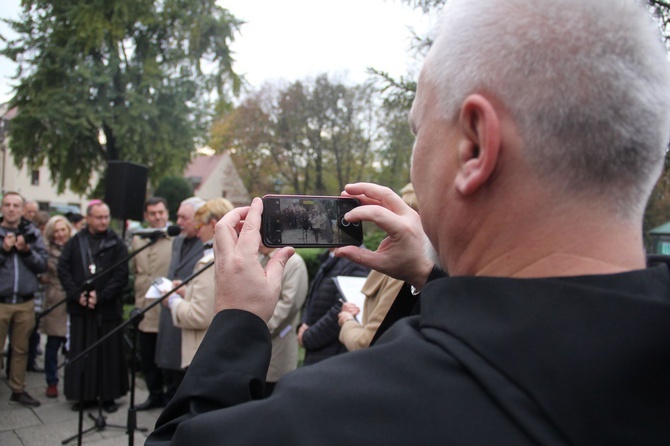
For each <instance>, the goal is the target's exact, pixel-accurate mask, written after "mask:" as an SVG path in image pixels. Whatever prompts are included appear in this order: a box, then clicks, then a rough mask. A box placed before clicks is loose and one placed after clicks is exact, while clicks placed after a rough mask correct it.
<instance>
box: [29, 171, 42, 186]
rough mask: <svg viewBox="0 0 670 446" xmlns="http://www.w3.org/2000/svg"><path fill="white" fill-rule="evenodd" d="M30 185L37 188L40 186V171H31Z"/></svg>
mask: <svg viewBox="0 0 670 446" xmlns="http://www.w3.org/2000/svg"><path fill="white" fill-rule="evenodd" d="M30 184H32V185H33V186H39V185H40V171H39V170H33V174H32V178H31V179H30Z"/></svg>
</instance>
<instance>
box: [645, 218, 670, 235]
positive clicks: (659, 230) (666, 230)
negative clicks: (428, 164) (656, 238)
mask: <svg viewBox="0 0 670 446" xmlns="http://www.w3.org/2000/svg"><path fill="white" fill-rule="evenodd" d="M649 233H650V234H670V221H669V222H666V223H664V224H662V225H661V226H657V227H655V228H654V229H652V230H651V231H649Z"/></svg>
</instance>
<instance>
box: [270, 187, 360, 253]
mask: <svg viewBox="0 0 670 446" xmlns="http://www.w3.org/2000/svg"><path fill="white" fill-rule="evenodd" d="M359 205H360V203H359V201H358V200H356V199H355V198H344V197H319V196H313V195H265V196H264V197H263V215H262V222H261V238H262V240H263V244H264V245H265V246H267V247H269V248H279V247H282V246H295V247H298V248H320V247H336V246H347V245H357V246H358V245H361V244H363V225H362V224H361V223H360V222H348V221H346V220H345V219H344V215H345V214H346V213H347V212H349V211H350V210H352V209H353V208H355V207H356V206H359Z"/></svg>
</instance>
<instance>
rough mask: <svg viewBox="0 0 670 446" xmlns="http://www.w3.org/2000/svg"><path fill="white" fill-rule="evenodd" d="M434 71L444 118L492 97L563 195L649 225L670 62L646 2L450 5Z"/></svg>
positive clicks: (499, 0) (477, 1)
mask: <svg viewBox="0 0 670 446" xmlns="http://www.w3.org/2000/svg"><path fill="white" fill-rule="evenodd" d="M426 65H427V70H426V76H427V80H428V81H429V82H432V83H433V85H435V86H436V87H437V91H438V95H439V98H438V99H439V103H440V106H441V110H442V112H443V113H444V114H445V117H446V118H448V119H454V118H456V117H457V115H458V113H459V109H460V106H461V104H462V102H463V100H464V99H465V98H466V97H467V96H468V95H470V94H473V93H484V94H490V95H493V96H494V97H495V98H497V99H498V100H500V101H501V102H502V104H503V105H504V107H505V108H506V109H507V110H508V111H509V113H510V114H511V115H512V116H513V118H514V120H515V122H516V124H517V126H518V130H519V133H520V136H521V138H522V140H523V144H524V149H523V150H524V157H525V158H526V160H527V161H528V163H529V164H530V165H531V166H533V168H534V169H535V170H536V171H537V172H538V175H540V176H541V177H542V178H545V179H546V180H547V181H548V184H550V185H551V186H552V187H553V188H555V190H557V191H559V192H561V193H567V194H570V195H575V196H585V197H593V196H597V197H599V199H601V200H602V199H604V200H605V202H606V203H608V205H609V207H611V208H613V209H614V211H615V212H616V213H617V214H618V215H619V216H620V217H623V218H627V219H632V218H640V216H641V215H642V213H643V212H644V206H645V205H646V202H647V199H648V197H649V194H650V193H651V189H652V188H653V185H654V183H655V182H656V180H657V178H658V176H659V174H660V172H661V169H662V165H663V160H664V158H665V151H666V147H667V143H668V138H669V133H670V71H669V67H668V61H667V56H666V53H665V50H664V47H663V45H662V42H661V38H660V35H659V32H658V28H657V27H656V26H655V24H654V23H653V21H652V19H651V17H650V16H649V14H648V12H647V11H646V9H645V8H644V7H643V6H642V5H641V4H640V2H636V1H634V0H532V1H528V0H449V2H447V5H446V6H445V8H444V12H443V17H442V22H441V24H440V30H439V35H438V36H437V38H436V40H435V44H434V45H433V47H432V48H431V52H430V54H429V56H428V59H427V61H426Z"/></svg>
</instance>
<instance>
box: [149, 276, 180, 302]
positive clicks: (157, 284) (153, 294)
mask: <svg viewBox="0 0 670 446" xmlns="http://www.w3.org/2000/svg"><path fill="white" fill-rule="evenodd" d="M172 288H174V287H173V286H172V281H171V280H170V279H168V278H167V277H159V278H158V279H156V280H154V281H153V283H152V284H151V286H150V287H149V290H147V294H145V295H144V297H146V298H147V299H158V298H159V297H162V296H163V295H164V294H165V293H167V292H169V291H171V290H172Z"/></svg>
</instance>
